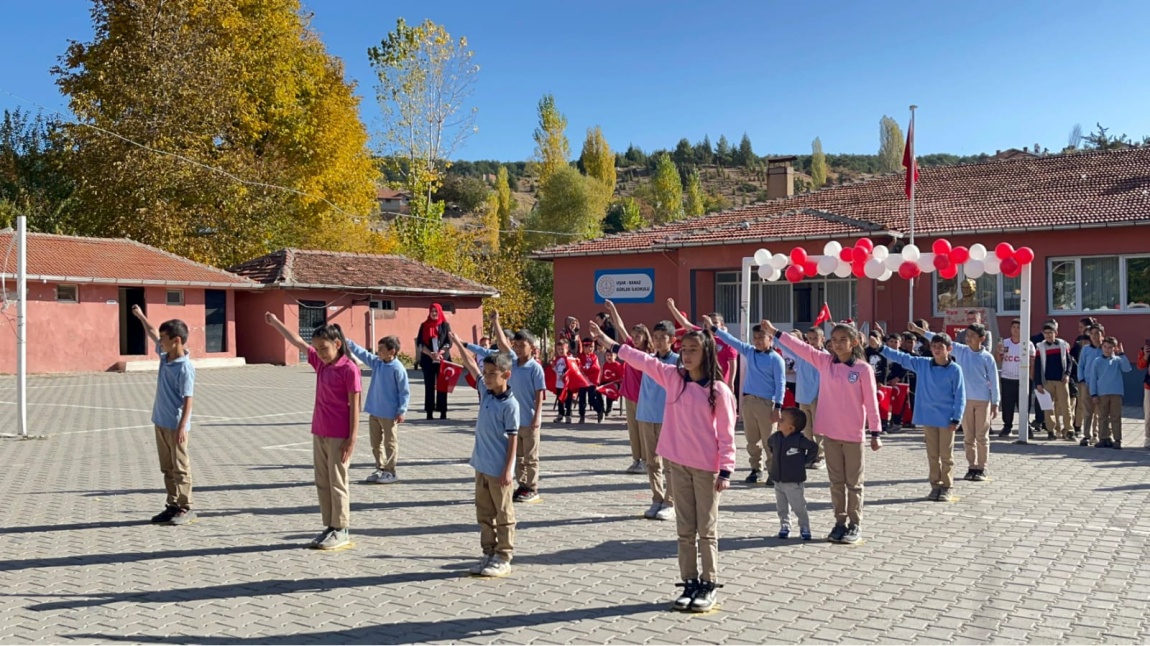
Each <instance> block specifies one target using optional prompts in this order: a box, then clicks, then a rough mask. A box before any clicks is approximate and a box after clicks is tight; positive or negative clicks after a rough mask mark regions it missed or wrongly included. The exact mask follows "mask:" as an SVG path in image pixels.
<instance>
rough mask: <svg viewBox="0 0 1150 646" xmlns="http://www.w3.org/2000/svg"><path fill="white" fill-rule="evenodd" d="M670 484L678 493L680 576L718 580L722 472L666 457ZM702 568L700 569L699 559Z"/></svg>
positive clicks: (676, 517) (676, 507) (677, 521)
mask: <svg viewBox="0 0 1150 646" xmlns="http://www.w3.org/2000/svg"><path fill="white" fill-rule="evenodd" d="M667 465H668V470H669V471H670V472H671V488H672V489H674V490H675V491H676V492H678V493H677V496H678V504H677V505H675V529H676V531H677V532H678V534H679V578H680V579H683V580H687V579H696V578H698V579H702V580H703V581H710V582H712V583H715V582H716V581H715V577H716V576H717V575H718V571H719V492H717V491H715V481H716V480H717V479H718V477H719V475H718V474H717V473H714V472H711V471H703V470H702V469H693V468H691V467H687V466H683V465H681V464H678V463H676V462H671V461H670V460H668V461H667ZM700 557H701V560H702V562H703V570H702V573H701V574H700V572H699V560H700Z"/></svg>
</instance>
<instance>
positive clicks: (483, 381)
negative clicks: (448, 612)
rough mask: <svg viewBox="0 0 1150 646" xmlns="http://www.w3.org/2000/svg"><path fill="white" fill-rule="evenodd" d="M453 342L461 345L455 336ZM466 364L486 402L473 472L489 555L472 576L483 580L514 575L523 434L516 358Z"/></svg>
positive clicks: (497, 356) (490, 358)
mask: <svg viewBox="0 0 1150 646" xmlns="http://www.w3.org/2000/svg"><path fill="white" fill-rule="evenodd" d="M451 336H452V339H451V341H452V343H454V344H459V343H460V341H459V339H458V338H457V337H456V336H455V333H454V332H452V333H451ZM460 354H462V355H463V365H464V367H465V368H466V369H467V371H468V372H469V373H471V376H472V377H474V378H475V382H476V383H475V388H476V390H478V391H479V394H480V397H481V398H482V403H481V404H480V405H479V417H478V419H476V420H475V448H474V449H472V451H471V462H470V464H471V468H473V469H475V515H476V518H477V520H478V521H479V543H480V545H481V546H482V548H483V557H482V558H480V559H479V562H478V563H476V564H475V565H473V566H471V568H470V569H468V572H470V573H471V574H473V575H475V576H482V577H503V576H507V575H508V574H511V558H512V556H514V552H515V505H514V503H513V502H512V500H511V496H512V493H513V491H514V484H515V451H516V448H515V447H516V444H518V442H517V441H516V440H517V436H518V435H519V404H518V403H517V402H516V400H515V397H514V396H513V394H512V392H511V386H510V385H509V383H508V382H509V381H510V379H511V366H512V360H511V355H509V354H507V353H504V352H498V353H495V354H490V355H487V356H485V357H483V371H482V372H480V369H479V366H477V365H476V363H475V359H474V358H473V357H472V356H471V353H469V352H462V353H460Z"/></svg>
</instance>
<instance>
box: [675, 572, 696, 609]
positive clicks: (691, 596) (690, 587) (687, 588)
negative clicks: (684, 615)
mask: <svg viewBox="0 0 1150 646" xmlns="http://www.w3.org/2000/svg"><path fill="white" fill-rule="evenodd" d="M675 587H676V588H683V592H682V594H680V595H679V598H677V599H675V605H674V606H672V607H673V608H674V609H675V610H688V609H690V607H691V602H692V601H694V600H695V593H696V592H698V591H699V580H698V579H687V580H686V581H683V582H682V583H676V584H675Z"/></svg>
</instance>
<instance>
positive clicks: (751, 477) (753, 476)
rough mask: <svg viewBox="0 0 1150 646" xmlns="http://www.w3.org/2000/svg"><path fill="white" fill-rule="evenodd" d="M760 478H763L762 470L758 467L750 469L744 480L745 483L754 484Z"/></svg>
mask: <svg viewBox="0 0 1150 646" xmlns="http://www.w3.org/2000/svg"><path fill="white" fill-rule="evenodd" d="M762 479H763V472H762V471H759V470H758V469H751V472H750V473H749V474H747V479H746V480H745V481H744V482H746V483H747V484H756V483H758V482H759V480H762Z"/></svg>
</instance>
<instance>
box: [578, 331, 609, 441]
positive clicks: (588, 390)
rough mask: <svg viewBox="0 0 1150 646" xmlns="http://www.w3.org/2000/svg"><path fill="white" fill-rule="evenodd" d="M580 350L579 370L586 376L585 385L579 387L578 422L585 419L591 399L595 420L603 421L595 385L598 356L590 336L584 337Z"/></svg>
mask: <svg viewBox="0 0 1150 646" xmlns="http://www.w3.org/2000/svg"><path fill="white" fill-rule="evenodd" d="M582 348H583V349H582V351H581V352H580V353H579V370H580V371H582V372H583V376H585V377H587V385H586V386H584V387H582V388H580V389H579V423H580V424H584V423H586V421H587V401H588V400H590V401H591V408H592V410H594V411H595V414H596V416H597V417H598V419H596V422H597V423H599V424H602V423H603V399H602V398H601V397H600V396H599V391H598V390H597V389H596V386H598V385H599V373H600V368H599V357H598V355H596V354H595V342H594V341H592V340H591V339H590V337H584V339H583V346H582Z"/></svg>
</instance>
